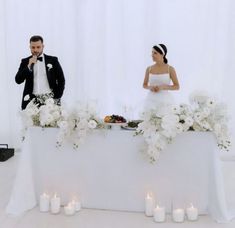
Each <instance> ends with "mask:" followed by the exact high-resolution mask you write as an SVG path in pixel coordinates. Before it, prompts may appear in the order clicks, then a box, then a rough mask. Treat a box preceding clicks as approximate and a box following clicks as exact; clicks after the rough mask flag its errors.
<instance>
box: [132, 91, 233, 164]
mask: <svg viewBox="0 0 235 228" xmlns="http://www.w3.org/2000/svg"><path fill="white" fill-rule="evenodd" d="M227 121H228V118H227V112H226V106H225V105H224V104H222V103H218V102H216V101H215V100H214V99H213V98H211V97H209V96H207V95H206V94H204V93H194V94H192V95H191V96H190V105H188V104H181V105H179V106H174V105H172V106H169V105H168V106H163V107H161V108H159V109H155V110H154V109H152V110H150V111H148V112H145V113H143V122H142V123H140V124H139V125H138V128H137V131H136V134H142V135H143V136H144V138H145V141H146V143H147V150H145V151H144V153H145V155H146V156H147V158H148V159H149V161H150V162H151V163H154V162H156V161H158V159H159V155H160V152H161V151H162V150H163V149H164V148H165V147H166V145H167V144H168V143H170V142H171V141H172V139H173V138H174V137H175V136H176V135H177V134H180V133H181V132H184V131H189V130H192V131H212V132H214V133H215V136H216V138H217V143H218V146H219V148H220V149H224V150H226V151H228V150H229V147H230V146H231V141H230V139H229V134H228V127H227Z"/></svg>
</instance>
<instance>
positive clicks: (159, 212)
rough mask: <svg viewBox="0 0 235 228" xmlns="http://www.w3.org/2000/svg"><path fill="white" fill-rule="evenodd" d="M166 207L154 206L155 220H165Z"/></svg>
mask: <svg viewBox="0 0 235 228" xmlns="http://www.w3.org/2000/svg"><path fill="white" fill-rule="evenodd" d="M165 215H166V213H165V207H159V206H158V205H157V207H155V208H154V210H153V216H154V221H155V222H164V221H165Z"/></svg>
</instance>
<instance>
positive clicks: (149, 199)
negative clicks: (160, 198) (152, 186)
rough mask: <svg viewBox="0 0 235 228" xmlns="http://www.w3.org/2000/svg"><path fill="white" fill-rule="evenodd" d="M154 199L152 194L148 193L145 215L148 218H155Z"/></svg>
mask: <svg viewBox="0 0 235 228" xmlns="http://www.w3.org/2000/svg"><path fill="white" fill-rule="evenodd" d="M153 209H154V199H153V197H152V194H150V193H148V194H147V196H146V197H145V214H146V216H153Z"/></svg>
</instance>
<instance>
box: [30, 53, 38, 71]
mask: <svg viewBox="0 0 235 228" xmlns="http://www.w3.org/2000/svg"><path fill="white" fill-rule="evenodd" d="M32 58H37V56H36V55H33V56H32ZM33 66H34V63H32V64H31V65H30V67H29V69H30V71H33Z"/></svg>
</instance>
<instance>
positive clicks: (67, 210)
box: [64, 203, 75, 215]
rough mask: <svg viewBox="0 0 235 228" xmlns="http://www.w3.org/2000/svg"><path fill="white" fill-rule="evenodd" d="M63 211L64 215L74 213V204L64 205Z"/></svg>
mask: <svg viewBox="0 0 235 228" xmlns="http://www.w3.org/2000/svg"><path fill="white" fill-rule="evenodd" d="M64 213H65V214H66V215H74V214H75V206H74V204H73V203H68V205H67V206H64Z"/></svg>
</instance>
